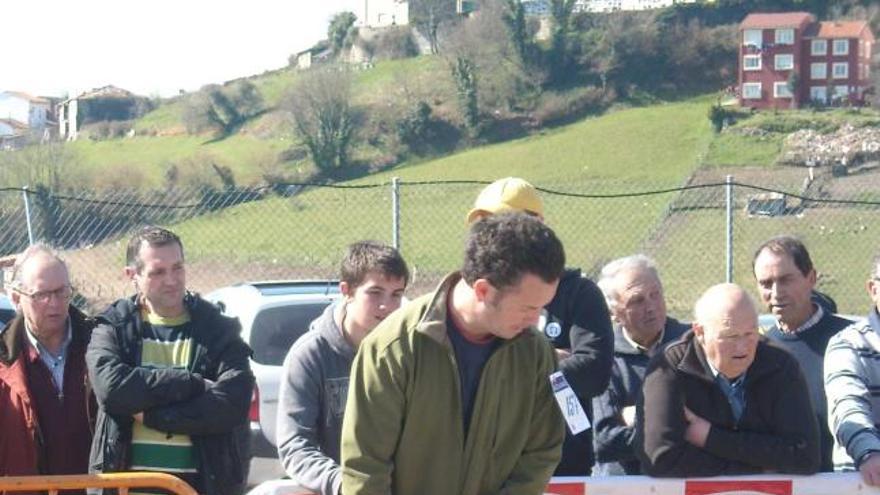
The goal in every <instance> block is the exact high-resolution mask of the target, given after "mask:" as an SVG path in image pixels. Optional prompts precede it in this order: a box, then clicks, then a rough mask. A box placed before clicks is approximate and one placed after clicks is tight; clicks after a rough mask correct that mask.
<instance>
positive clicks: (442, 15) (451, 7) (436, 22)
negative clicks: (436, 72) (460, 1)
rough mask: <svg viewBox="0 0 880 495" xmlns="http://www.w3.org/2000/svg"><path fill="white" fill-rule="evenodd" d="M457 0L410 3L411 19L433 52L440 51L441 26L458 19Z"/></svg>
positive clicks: (415, 1)
mask: <svg viewBox="0 0 880 495" xmlns="http://www.w3.org/2000/svg"><path fill="white" fill-rule="evenodd" d="M455 3H456V2H455V0H413V1H412V2H410V4H409V15H410V21H411V22H412V23H413V24H415V26H416V27H417V28H418V30H419V32H421V33H422V34H423V35H424V36H425V37H426V38H428V42H429V43H430V44H431V53H434V54H436V53H440V43H439V33H440V31H441V27H442V26H443V25H445V24H448V23H451V22H452V21H454V20H455V19H456V13H455Z"/></svg>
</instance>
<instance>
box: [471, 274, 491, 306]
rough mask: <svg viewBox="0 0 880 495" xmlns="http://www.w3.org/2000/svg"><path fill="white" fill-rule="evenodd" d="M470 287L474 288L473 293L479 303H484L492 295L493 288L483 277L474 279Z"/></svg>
mask: <svg viewBox="0 0 880 495" xmlns="http://www.w3.org/2000/svg"><path fill="white" fill-rule="evenodd" d="M471 288H472V289H473V290H474V295H475V296H476V298H477V301H479V302H481V303H486V302H488V301H489V300H490V298H491V297H492V293H493V292H494V291H495V288H494V287H492V284H491V283H489V281H488V280H486V279H485V278H478V279H477V280H475V281H474V283H473V285H471Z"/></svg>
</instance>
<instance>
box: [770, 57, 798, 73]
mask: <svg viewBox="0 0 880 495" xmlns="http://www.w3.org/2000/svg"><path fill="white" fill-rule="evenodd" d="M773 64H774V68H775V69H776V70H791V69H793V68H794V55H792V54H790V53H788V54H783V55H776V56H775V57H774V59H773Z"/></svg>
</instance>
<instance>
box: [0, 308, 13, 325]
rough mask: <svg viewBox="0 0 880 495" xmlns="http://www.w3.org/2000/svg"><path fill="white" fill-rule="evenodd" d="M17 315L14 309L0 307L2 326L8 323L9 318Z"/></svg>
mask: <svg viewBox="0 0 880 495" xmlns="http://www.w3.org/2000/svg"><path fill="white" fill-rule="evenodd" d="M13 317H15V310H14V309H2V308H0V327H3V325H5V324H6V322H8V321H9V320H11V319H12V318H13Z"/></svg>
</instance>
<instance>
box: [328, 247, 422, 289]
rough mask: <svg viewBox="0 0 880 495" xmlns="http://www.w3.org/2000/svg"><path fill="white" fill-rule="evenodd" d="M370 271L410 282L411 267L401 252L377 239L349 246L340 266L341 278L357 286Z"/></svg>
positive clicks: (405, 282) (352, 285)
mask: <svg viewBox="0 0 880 495" xmlns="http://www.w3.org/2000/svg"><path fill="white" fill-rule="evenodd" d="M370 272H376V273H380V274H382V275H383V276H385V277H387V278H396V279H402V280H403V285H406V284H408V283H409V268H408V267H407V266H406V261H404V260H403V256H401V255H400V252H399V251H397V250H396V249H394V248H393V247H391V246H388V245H385V244H382V243H380V242H376V241H360V242H355V243H354V244H351V245H350V246H348V248H347V249H346V250H345V256H344V257H343V258H342V263H341V265H340V267H339V279H340V280H341V281H343V282H345V283H347V284H348V285H349V286H350V287H352V288H355V287H357V286H359V285H361V284H362V283H363V282H364V279H365V278H367V274H368V273H370Z"/></svg>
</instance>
